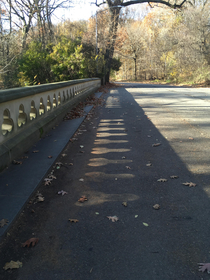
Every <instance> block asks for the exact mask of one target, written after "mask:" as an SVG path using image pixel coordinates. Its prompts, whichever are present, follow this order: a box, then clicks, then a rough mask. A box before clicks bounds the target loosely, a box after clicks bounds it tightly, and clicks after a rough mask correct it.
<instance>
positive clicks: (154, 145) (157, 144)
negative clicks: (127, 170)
mask: <svg viewBox="0 0 210 280" xmlns="http://www.w3.org/2000/svg"><path fill="white" fill-rule="evenodd" d="M160 145H161V143H155V144H152V147H158V146H160Z"/></svg>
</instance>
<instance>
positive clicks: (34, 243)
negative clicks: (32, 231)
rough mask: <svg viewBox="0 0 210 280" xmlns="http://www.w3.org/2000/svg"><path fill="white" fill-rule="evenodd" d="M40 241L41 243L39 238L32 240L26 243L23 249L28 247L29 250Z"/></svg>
mask: <svg viewBox="0 0 210 280" xmlns="http://www.w3.org/2000/svg"><path fill="white" fill-rule="evenodd" d="M38 241H39V238H35V237H33V238H30V239H28V240H27V241H26V242H25V243H23V244H22V247H28V248H29V247H30V245H31V247H34V246H35V245H36V244H37V243H38Z"/></svg>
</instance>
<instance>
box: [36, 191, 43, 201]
mask: <svg viewBox="0 0 210 280" xmlns="http://www.w3.org/2000/svg"><path fill="white" fill-rule="evenodd" d="M37 201H38V202H43V201H44V196H43V195H42V194H41V193H40V192H37Z"/></svg>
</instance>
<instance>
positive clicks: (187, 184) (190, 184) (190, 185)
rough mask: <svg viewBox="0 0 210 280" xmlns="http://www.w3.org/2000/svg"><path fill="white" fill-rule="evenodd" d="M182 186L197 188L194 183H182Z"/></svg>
mask: <svg viewBox="0 0 210 280" xmlns="http://www.w3.org/2000/svg"><path fill="white" fill-rule="evenodd" d="M182 185H185V186H189V187H195V186H196V184H195V183H192V182H186V183H182Z"/></svg>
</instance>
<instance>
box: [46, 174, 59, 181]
mask: <svg viewBox="0 0 210 280" xmlns="http://www.w3.org/2000/svg"><path fill="white" fill-rule="evenodd" d="M48 177H49V179H52V180H53V179H57V178H56V177H55V176H54V175H52V174H50V175H49V176H48Z"/></svg>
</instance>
